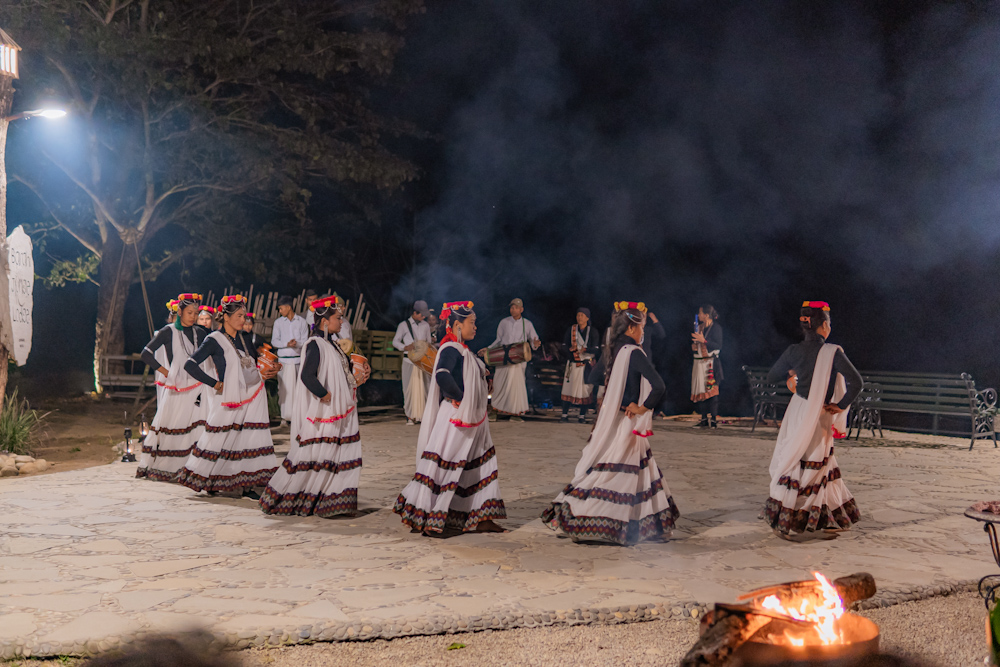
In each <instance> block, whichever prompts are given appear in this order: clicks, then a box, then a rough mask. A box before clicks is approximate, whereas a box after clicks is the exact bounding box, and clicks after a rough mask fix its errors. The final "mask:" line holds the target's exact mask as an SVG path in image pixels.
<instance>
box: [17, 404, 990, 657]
mask: <svg viewBox="0 0 1000 667" xmlns="http://www.w3.org/2000/svg"><path fill="white" fill-rule="evenodd" d="M656 428H657V434H656V435H655V436H654V437H653V438H651V444H652V446H653V449H654V454H655V456H656V458H657V461H658V463H659V464H660V466H661V468H663V470H664V473H665V475H666V478H667V481H668V483H669V485H670V488H671V490H672V493H673V496H674V498H675V500H676V501H677V504H678V506H679V507H680V510H681V513H682V517H681V520H680V523H679V529H678V530H677V531H676V533H675V539H674V540H672V541H670V542H669V543H656V544H643V545H639V546H636V547H632V548H619V547H613V546H593V545H579V544H574V543H572V542H571V541H569V540H565V539H560V538H558V537H556V536H555V534H553V533H552V532H550V531H549V530H548V529H547V528H545V527H544V526H542V525H541V523H540V521H539V520H538V519H537V517H538V514H539V513H540V512H541V510H542V509H543V508H544V507H545V505H546V503H548V502H549V501H550V500H551V499H552V498H553V497H554V496H555V495H556V493H557V492H558V491H559V489H560V488H561V486H562V485H564V484H565V483H566V482H567V481H568V480H569V478H570V476H571V474H572V471H573V467H574V465H575V463H576V460H577V457H578V455H579V451H580V449H581V448H582V447H583V445H584V443H585V441H586V437H587V434H588V427H583V426H578V425H576V424H557V423H551V422H534V423H533V422H527V423H523V424H511V423H500V424H494V425H493V433H494V440H495V441H496V444H497V451H498V457H499V463H500V475H501V477H500V480H501V489H502V491H503V495H504V500H505V502H506V504H507V508H508V514H509V515H510V519H509V520H508V521H507V522H506V525H507V526H508V527H509V528H511V529H512V530H511V532H510V533H507V534H503V535H462V536H458V537H455V538H451V539H446V540H432V539H427V538H423V537H422V536H420V535H415V534H411V533H409V532H408V530H406V529H405V528H404V527H403V526H402V524H400V522H399V521H398V519H397V517H396V516H395V515H393V514H392V513H391V512H390V510H389V508H390V507H391V504H392V501H393V500H394V499H395V497H396V494H397V493H398V491H399V490H400V489H401V488H402V487H403V486H404V484H405V483H406V481H407V480H408V478H409V476H410V475H411V474H412V470H413V463H414V454H415V439H416V433H417V431H416V429H415V428H412V427H409V428H407V427H405V426H403V425H402V424H400V423H399V422H398V421H395V420H393V421H382V422H378V421H375V422H374V423H372V422H369V423H366V424H364V425H363V427H362V429H363V430H362V437H363V446H364V457H365V467H364V469H363V472H362V477H361V485H362V488H361V502H360V504H361V507H362V509H363V512H364V514H363V516H360V517H358V518H355V519H337V520H323V519H317V518H312V517H310V518H272V517H267V516H265V515H263V514H261V513H260V511H259V510H258V509H257V507H256V505H255V504H254V503H251V502H249V501H243V500H226V499H217V498H212V499H209V498H207V497H204V496H201V497H199V496H196V495H195V494H193V493H191V492H190V491H189V490H188V489H185V488H182V487H178V486H174V485H169V484H161V483H155V482H149V481H144V480H135V479H134V478H133V476H132V475H133V473H134V465H125V464H113V465H110V466H101V467H96V468H89V469H86V470H77V471H72V472H66V473H59V474H55V475H48V476H44V477H37V478H20V479H18V478H13V479H4V480H3V481H2V483H0V515H2V516H3V517H4V523H5V528H4V532H3V534H2V535H0V614H2V616H3V622H2V623H0V655H3V656H4V657H10V656H11V655H15V654H18V655H26V654H31V655H56V654H79V653H85V652H93V651H97V650H100V649H104V648H107V647H110V646H114V645H116V644H118V643H119V642H127V641H131V640H132V639H134V638H136V637H141V636H143V634H144V633H146V632H149V631H156V630H161V631H176V630H182V629H186V628H194V627H199V628H205V629H208V630H210V631H211V632H213V633H214V634H216V635H217V636H218V637H219V638H220V642H225V643H227V644H229V645H234V646H247V645H254V644H258V645H259V644H262V643H265V642H269V643H271V644H278V643H287V642H300V641H311V640H315V639H321V640H325V639H333V640H336V639H358V638H374V637H384V638H389V637H397V636H403V635H420V634H433V633H437V632H442V631H455V630H465V629H476V628H483V627H498V628H499V627H535V626H540V625H553V624H554V625H563V624H576V623H602V622H610V623H615V622H623V621H628V620H638V619H644V618H645V619H648V618H657V617H664V616H667V617H673V618H679V617H689V616H695V615H697V614H698V613H699V610H700V609H701V608H702V606H703V605H705V604H708V603H711V602H714V601H732V600H733V599H734V597H735V596H736V595H737V594H738V593H739V592H742V591H745V590H747V589H750V588H755V587H758V586H762V585H767V584H771V583H776V582H781V581H787V580H793V579H800V578H804V577H807V576H808V573H809V571H810V570H811V569H821V570H823V571H824V572H826V573H828V574H830V575H833V576H840V575H842V574H848V573H851V572H855V571H859V570H865V571H868V572H871V573H872V574H873V575H874V576H875V578H876V580H877V581H878V582H879V585H880V591H881V592H880V593H879V601H881V602H886V603H888V602H894V601H898V600H900V599H904V598H905V597H906V596H907V595H909V594H912V593H914V592H915V591H917V590H918V589H921V590H923V591H924V592H926V590H927V588H928V587H948V586H953V585H955V584H960V583H964V582H968V581H970V580H973V579H978V578H979V577H980V576H982V575H984V574H987V573H990V572H994V571H996V570H997V566H996V564H995V563H993V561H992V558H991V556H990V552H989V546H988V543H987V540H986V537H985V535H984V534H983V532H982V530H981V528H980V526H979V525H978V524H976V523H975V522H973V521H971V520H969V519H965V518H963V517H962V511H963V510H964V509H965V508H966V507H967V506H968V505H970V504H971V503H972V502H974V501H975V500H978V499H982V498H995V497H998V496H1000V492H998V491H997V489H996V479H997V476H998V473H1000V452H997V451H995V450H994V449H993V448H992V447H990V448H989V449H987V448H986V447H985V446H980V447H978V448H977V449H976V450H975V451H973V452H968V451H965V450H964V449H962V448H961V447H960V446H955V445H954V444H950V443H949V444H945V445H943V446H934V443H928V442H923V443H914V444H913V445H912V446H899V445H896V446H891V447H887V446H867V445H866V444H865V442H864V441H862V444H861V445H856V444H854V443H851V444H844V445H842V446H841V447H840V448H839V451H838V458H839V460H840V464H841V468H842V469H843V472H844V476H845V479H846V481H847V483H848V485H849V487H850V488H851V489H852V491H853V492H854V494H855V495H856V496H857V498H858V502H859V505H860V507H861V510H862V515H863V523H862V524H861V525H860V526H859V527H858V528H857V529H856V530H853V531H851V532H849V533H846V534H844V535H842V536H841V537H840V538H839V539H837V540H834V541H830V542H814V543H808V544H790V543H788V542H784V541H781V540H779V539H777V538H776V537H774V536H773V535H772V534H771V532H770V531H769V529H768V528H767V527H766V526H765V525H764V524H763V523H762V522H760V521H758V520H757V513H758V510H759V507H760V505H761V504H762V502H763V500H764V498H765V496H766V493H767V465H768V462H769V459H770V452H771V448H772V446H773V438H772V437H767V436H766V435H765V437H748V434H746V433H745V432H742V431H731V432H723V433H719V434H704V433H702V432H698V431H696V430H693V429H690V428H684V427H676V426H673V427H671V426H664V425H662V423H659V424H658V425H657V427H656ZM771 434H772V436H773V430H771ZM959 444H960V443H959ZM285 446H286V447H287V443H286V444H285ZM938 590H941V589H938Z"/></svg>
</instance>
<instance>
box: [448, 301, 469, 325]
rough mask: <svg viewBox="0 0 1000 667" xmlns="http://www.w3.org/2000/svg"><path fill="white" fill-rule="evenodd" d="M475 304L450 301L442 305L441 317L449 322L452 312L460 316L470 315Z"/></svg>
mask: <svg viewBox="0 0 1000 667" xmlns="http://www.w3.org/2000/svg"><path fill="white" fill-rule="evenodd" d="M473 305H474V304H473V303H472V302H471V301H449V302H447V303H444V304H442V305H441V317H440V319H442V320H447V319H448V318H449V317H451V313H452V311H454V312H456V313H457V314H459V315H468V314H469V313H470V312H472V306H473Z"/></svg>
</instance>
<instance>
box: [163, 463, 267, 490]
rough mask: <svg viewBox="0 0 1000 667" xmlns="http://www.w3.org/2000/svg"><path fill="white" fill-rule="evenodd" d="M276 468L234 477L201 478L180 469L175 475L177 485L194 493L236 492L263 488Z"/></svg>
mask: <svg viewBox="0 0 1000 667" xmlns="http://www.w3.org/2000/svg"><path fill="white" fill-rule="evenodd" d="M275 470H277V468H265V469H263V470H257V471H254V472H241V473H238V474H236V475H212V476H210V477H202V476H201V475H198V474H196V473H193V472H191V471H190V470H188V469H187V468H181V470H180V472H178V473H177V480H176V481H177V483H178V484H180V485H181V486H186V487H188V488H189V489H193V490H195V491H222V492H227V491H236V490H238V489H246V488H250V487H254V486H265V485H266V484H267V483H268V482H269V481H271V476H272V475H274V471H275Z"/></svg>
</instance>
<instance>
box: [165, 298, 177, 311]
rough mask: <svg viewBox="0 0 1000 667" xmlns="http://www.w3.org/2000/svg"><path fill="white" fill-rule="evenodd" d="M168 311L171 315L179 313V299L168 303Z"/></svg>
mask: <svg viewBox="0 0 1000 667" xmlns="http://www.w3.org/2000/svg"><path fill="white" fill-rule="evenodd" d="M167 310H169V311H170V312H171V313H176V312H177V299H171V300H170V301H167Z"/></svg>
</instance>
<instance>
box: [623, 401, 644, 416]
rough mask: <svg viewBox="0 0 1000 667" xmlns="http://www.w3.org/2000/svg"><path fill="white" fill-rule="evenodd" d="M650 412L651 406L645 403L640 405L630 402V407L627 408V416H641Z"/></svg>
mask: <svg viewBox="0 0 1000 667" xmlns="http://www.w3.org/2000/svg"><path fill="white" fill-rule="evenodd" d="M647 412H649V408H647V407H646V406H645V405H638V404H636V403H629V404H628V407H627V408H625V416H627V417H639V416H642V415H644V414H646V413H647Z"/></svg>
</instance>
